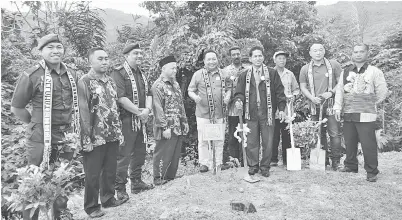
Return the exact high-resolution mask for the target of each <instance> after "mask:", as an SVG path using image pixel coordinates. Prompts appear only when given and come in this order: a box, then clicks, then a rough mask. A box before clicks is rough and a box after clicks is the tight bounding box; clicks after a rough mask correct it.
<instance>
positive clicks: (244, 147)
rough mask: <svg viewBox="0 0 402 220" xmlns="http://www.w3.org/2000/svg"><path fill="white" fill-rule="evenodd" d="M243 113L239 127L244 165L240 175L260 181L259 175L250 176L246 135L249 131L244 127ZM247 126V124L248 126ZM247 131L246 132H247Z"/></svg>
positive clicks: (250, 180)
mask: <svg viewBox="0 0 402 220" xmlns="http://www.w3.org/2000/svg"><path fill="white" fill-rule="evenodd" d="M242 115H243V114H240V116H239V127H240V129H238V131H239V132H241V135H240V137H241V148H242V150H243V164H244V167H240V170H239V173H240V175H242V176H244V177H243V179H244V180H245V181H247V182H249V183H255V182H258V181H260V179H258V177H256V176H255V175H253V176H250V175H249V174H248V165H247V154H246V145H247V143H246V142H245V140H244V139H245V136H246V133H247V131H245V129H243V116H242ZM246 128H247V126H246ZM245 132H246V133H245Z"/></svg>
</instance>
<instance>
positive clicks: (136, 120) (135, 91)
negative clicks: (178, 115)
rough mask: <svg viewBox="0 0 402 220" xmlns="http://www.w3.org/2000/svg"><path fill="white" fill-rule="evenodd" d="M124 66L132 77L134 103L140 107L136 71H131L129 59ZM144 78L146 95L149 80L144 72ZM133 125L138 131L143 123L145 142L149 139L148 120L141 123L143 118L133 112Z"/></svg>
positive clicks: (134, 129)
mask: <svg viewBox="0 0 402 220" xmlns="http://www.w3.org/2000/svg"><path fill="white" fill-rule="evenodd" d="M123 67H124V69H125V70H126V72H127V74H128V77H129V78H130V81H131V88H132V90H133V91H132V92H133V104H134V105H136V106H137V107H138V108H139V107H140V100H139V98H138V88H137V83H136V81H135V77H134V73H133V72H132V71H131V67H130V65H129V64H128V62H127V61H125V62H124V64H123ZM142 78H143V79H144V84H145V96H146V95H147V94H148V82H147V80H146V78H145V76H144V74H142ZM131 125H132V126H131V127H132V129H133V131H138V130H139V129H140V128H141V125H142V133H143V135H144V143H146V142H147V141H148V136H147V128H146V122H144V123H141V120H140V118H139V117H138V116H136V115H134V114H131Z"/></svg>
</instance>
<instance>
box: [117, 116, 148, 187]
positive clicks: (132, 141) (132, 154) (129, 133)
mask: <svg viewBox="0 0 402 220" xmlns="http://www.w3.org/2000/svg"><path fill="white" fill-rule="evenodd" d="M122 122H123V125H122V133H123V136H124V143H123V144H122V145H121V146H120V147H119V153H118V155H117V174H116V183H115V188H116V190H124V189H126V184H127V182H128V181H127V177H128V168H129V167H130V170H129V171H130V179H131V180H134V179H137V180H139V179H141V173H142V166H143V165H144V163H145V156H146V153H147V151H146V144H145V143H143V142H144V135H143V133H142V129H140V130H138V131H133V130H132V124H131V117H125V118H123V120H122Z"/></svg>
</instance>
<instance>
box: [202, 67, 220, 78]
mask: <svg viewBox="0 0 402 220" xmlns="http://www.w3.org/2000/svg"><path fill="white" fill-rule="evenodd" d="M205 70H206V71H207V73H208V74H210V75H211V76H213V75H215V74H219V68H217V69H216V70H215V71H210V70H207V69H205Z"/></svg>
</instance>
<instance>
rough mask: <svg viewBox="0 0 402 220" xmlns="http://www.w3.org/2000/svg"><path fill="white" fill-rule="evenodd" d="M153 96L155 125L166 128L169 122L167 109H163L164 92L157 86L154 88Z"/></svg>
mask: <svg viewBox="0 0 402 220" xmlns="http://www.w3.org/2000/svg"><path fill="white" fill-rule="evenodd" d="M152 96H153V109H154V118H155V124H154V126H156V127H159V128H166V127H167V126H168V122H167V120H166V115H165V111H164V110H163V106H162V103H163V99H164V97H163V93H162V92H161V91H160V90H159V89H158V88H156V87H153V88H152Z"/></svg>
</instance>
